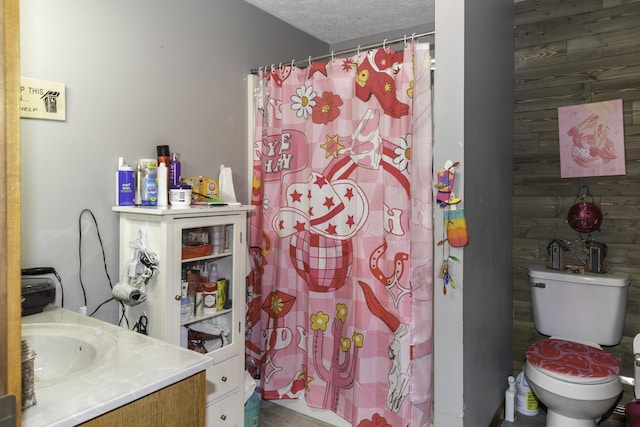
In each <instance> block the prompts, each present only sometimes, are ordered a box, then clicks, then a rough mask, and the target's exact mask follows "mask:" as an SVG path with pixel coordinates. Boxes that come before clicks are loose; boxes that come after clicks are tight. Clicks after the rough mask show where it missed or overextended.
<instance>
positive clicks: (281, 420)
mask: <svg viewBox="0 0 640 427" xmlns="http://www.w3.org/2000/svg"><path fill="white" fill-rule="evenodd" d="M282 426H296V427H332V425H331V424H327V423H323V422H322V421H318V420H316V419H315V418H310V417H307V416H306V415H301V414H299V413H297V412H295V411H292V410H291V409H287V408H284V407H282V406H280V405H276V404H275V403H272V402H269V401H268V400H261V401H260V427H282Z"/></svg>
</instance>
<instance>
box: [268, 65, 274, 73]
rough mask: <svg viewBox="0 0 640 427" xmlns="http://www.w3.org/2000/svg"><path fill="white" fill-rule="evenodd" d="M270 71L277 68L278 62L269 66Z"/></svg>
mask: <svg viewBox="0 0 640 427" xmlns="http://www.w3.org/2000/svg"><path fill="white" fill-rule="evenodd" d="M269 68H270V69H269V71H271V72H273V70H274V69H275V68H276V64H271V67H269Z"/></svg>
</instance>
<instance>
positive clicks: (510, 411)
mask: <svg viewBox="0 0 640 427" xmlns="http://www.w3.org/2000/svg"><path fill="white" fill-rule="evenodd" d="M507 381H508V383H509V388H507V391H506V392H505V393H504V420H505V421H509V422H513V421H515V420H516V379H515V378H513V377H512V376H509V378H508V379H507Z"/></svg>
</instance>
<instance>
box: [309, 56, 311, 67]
mask: <svg viewBox="0 0 640 427" xmlns="http://www.w3.org/2000/svg"><path fill="white" fill-rule="evenodd" d="M309 67H311V56H309Z"/></svg>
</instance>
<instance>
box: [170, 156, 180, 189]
mask: <svg viewBox="0 0 640 427" xmlns="http://www.w3.org/2000/svg"><path fill="white" fill-rule="evenodd" d="M180 184H181V183H180V160H179V159H178V153H173V154H172V155H171V162H170V163H169V187H179V186H180Z"/></svg>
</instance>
